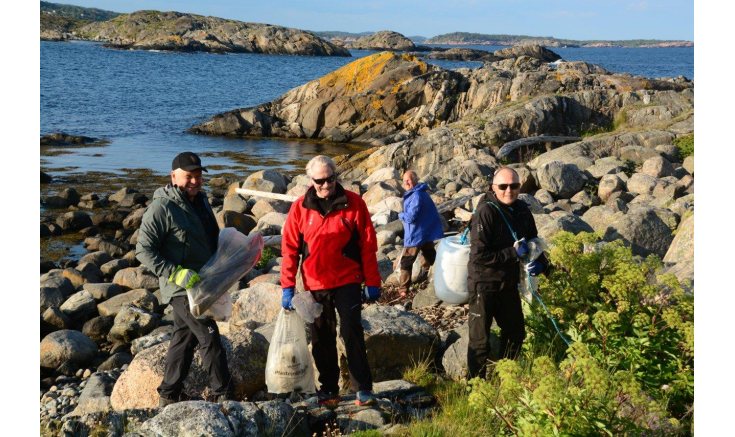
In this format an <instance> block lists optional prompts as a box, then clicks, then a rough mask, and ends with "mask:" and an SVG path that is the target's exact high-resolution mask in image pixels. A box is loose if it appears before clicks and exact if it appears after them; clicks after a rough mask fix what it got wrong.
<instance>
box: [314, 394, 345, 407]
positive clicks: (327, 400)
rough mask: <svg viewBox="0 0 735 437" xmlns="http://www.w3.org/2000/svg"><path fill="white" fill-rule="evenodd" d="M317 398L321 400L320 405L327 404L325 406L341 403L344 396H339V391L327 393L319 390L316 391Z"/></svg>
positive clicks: (334, 405) (335, 405)
mask: <svg viewBox="0 0 735 437" xmlns="http://www.w3.org/2000/svg"><path fill="white" fill-rule="evenodd" d="M316 396H317V399H318V400H319V405H322V406H325V407H335V408H336V407H337V405H339V403H340V401H341V400H342V398H341V397H340V396H339V393H327V392H323V391H321V390H319V391H318V392H316Z"/></svg>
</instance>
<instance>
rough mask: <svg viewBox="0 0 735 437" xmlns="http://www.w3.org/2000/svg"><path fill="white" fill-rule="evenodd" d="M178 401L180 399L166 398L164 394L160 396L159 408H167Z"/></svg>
mask: <svg viewBox="0 0 735 437" xmlns="http://www.w3.org/2000/svg"><path fill="white" fill-rule="evenodd" d="M177 402H178V399H169V398H164V397H163V396H159V397H158V408H166V407H168V406H169V405H171V404H175V403H177Z"/></svg>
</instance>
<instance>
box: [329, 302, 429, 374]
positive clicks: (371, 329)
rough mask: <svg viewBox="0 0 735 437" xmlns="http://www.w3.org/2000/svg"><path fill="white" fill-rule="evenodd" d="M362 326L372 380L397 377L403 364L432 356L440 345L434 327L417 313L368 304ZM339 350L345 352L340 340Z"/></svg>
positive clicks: (408, 364) (403, 366) (407, 364)
mask: <svg viewBox="0 0 735 437" xmlns="http://www.w3.org/2000/svg"><path fill="white" fill-rule="evenodd" d="M362 326H363V328H364V330H365V347H366V349H367V357H368V363H369V365H370V369H371V370H372V373H373V381H385V380H389V379H397V378H400V376H401V372H402V371H403V369H404V368H405V367H407V366H410V365H411V364H412V363H413V362H418V361H420V360H422V359H425V358H427V357H433V356H434V354H435V353H436V351H437V350H438V348H439V345H440V343H439V333H438V332H437V330H436V329H435V328H434V327H433V326H431V325H430V324H429V323H428V322H426V321H425V320H424V319H422V318H421V317H419V316H418V315H417V314H413V313H407V312H405V311H400V310H398V309H396V308H393V307H387V306H380V305H370V306H369V307H368V308H367V309H365V310H364V311H363V312H362ZM339 350H340V353H342V354H343V355H344V345H343V344H342V342H341V340H340V342H339ZM396 351H401V353H396Z"/></svg>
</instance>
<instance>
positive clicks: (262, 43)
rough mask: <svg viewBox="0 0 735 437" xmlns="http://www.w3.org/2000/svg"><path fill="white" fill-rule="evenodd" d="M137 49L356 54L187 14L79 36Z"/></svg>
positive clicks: (91, 29)
mask: <svg viewBox="0 0 735 437" xmlns="http://www.w3.org/2000/svg"><path fill="white" fill-rule="evenodd" d="M74 35H75V36H76V37H77V38H79V39H88V40H91V41H104V42H108V43H109V44H110V46H111V47H115V48H121V49H134V50H171V51H184V52H200V51H201V52H214V53H267V54H273V55H309V56H351V55H350V52H349V50H347V49H345V48H343V47H337V46H335V45H334V44H332V43H331V42H329V41H326V40H324V39H321V38H319V37H316V36H314V35H313V34H311V33H309V32H305V31H302V30H298V29H292V28H288V27H280V26H272V25H269V24H261V23H245V22H241V21H235V20H227V19H223V18H216V17H205V16H202V15H195V14H184V13H181V12H159V11H137V12H133V13H131V14H122V15H119V16H117V17H115V18H113V19H111V20H108V21H104V22H97V23H90V24H87V25H86V26H83V27H81V28H79V29H78V31H77V32H76V33H75V34H74Z"/></svg>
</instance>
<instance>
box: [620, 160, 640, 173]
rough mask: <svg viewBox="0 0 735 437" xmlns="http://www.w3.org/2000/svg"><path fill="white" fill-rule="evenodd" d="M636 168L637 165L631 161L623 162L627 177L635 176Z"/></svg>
mask: <svg viewBox="0 0 735 437" xmlns="http://www.w3.org/2000/svg"><path fill="white" fill-rule="evenodd" d="M636 167H637V165H636V163H635V162H633V161H631V160H630V159H624V160H623V173H625V175H626V176H628V177H631V176H633V173H635V170H636Z"/></svg>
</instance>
